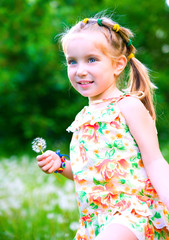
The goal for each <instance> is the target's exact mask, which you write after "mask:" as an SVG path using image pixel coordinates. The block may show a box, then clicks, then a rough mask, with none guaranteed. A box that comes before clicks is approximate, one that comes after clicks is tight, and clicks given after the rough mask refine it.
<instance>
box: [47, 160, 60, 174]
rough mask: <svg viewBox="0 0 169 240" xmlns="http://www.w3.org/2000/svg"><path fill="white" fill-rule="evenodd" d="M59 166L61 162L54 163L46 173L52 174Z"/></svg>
mask: <svg viewBox="0 0 169 240" xmlns="http://www.w3.org/2000/svg"><path fill="white" fill-rule="evenodd" d="M60 165H61V161H54V163H53V165H52V166H51V168H50V169H48V173H52V172H54V171H56V170H57V169H58V168H59V167H60Z"/></svg>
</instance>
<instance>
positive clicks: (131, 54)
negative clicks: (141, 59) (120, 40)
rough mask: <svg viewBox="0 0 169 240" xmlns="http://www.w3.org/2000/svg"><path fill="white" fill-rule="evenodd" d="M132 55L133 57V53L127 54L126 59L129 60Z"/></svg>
mask: <svg viewBox="0 0 169 240" xmlns="http://www.w3.org/2000/svg"><path fill="white" fill-rule="evenodd" d="M133 57H135V56H134V54H133V53H130V54H129V55H128V57H127V61H130V59H132V58H133Z"/></svg>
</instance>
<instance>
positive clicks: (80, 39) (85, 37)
mask: <svg viewBox="0 0 169 240" xmlns="http://www.w3.org/2000/svg"><path fill="white" fill-rule="evenodd" d="M72 45H74V46H75V47H78V45H82V46H84V47H85V46H86V45H91V46H93V47H96V48H100V50H103V49H104V50H105V49H108V48H109V47H110V44H109V43H108V41H107V39H106V37H105V35H104V34H103V33H101V32H94V31H88V32H87V31H85V32H78V33H73V34H71V35H70V36H69V38H68V39H67V43H66V49H67V50H68V49H69V47H72Z"/></svg>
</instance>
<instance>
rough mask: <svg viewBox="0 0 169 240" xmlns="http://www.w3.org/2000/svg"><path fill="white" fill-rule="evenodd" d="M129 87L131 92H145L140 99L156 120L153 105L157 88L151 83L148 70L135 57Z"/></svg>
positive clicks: (132, 62)
mask: <svg viewBox="0 0 169 240" xmlns="http://www.w3.org/2000/svg"><path fill="white" fill-rule="evenodd" d="M129 62H130V75H129V87H128V90H129V91H130V92H139V91H140V92H143V93H144V94H143V96H142V97H141V98H140V99H141V101H142V103H143V104H144V105H145V107H146V108H147V110H148V111H149V113H150V115H151V117H152V118H153V119H154V120H155V119H156V114H155V109H154V105H153V90H154V89H156V88H157V87H156V86H155V85H154V84H153V83H152V82H151V81H150V78H149V74H148V69H147V68H146V67H145V66H144V65H143V64H142V63H141V62H140V61H139V60H138V59H136V58H135V57H133V58H131V59H130V61H129Z"/></svg>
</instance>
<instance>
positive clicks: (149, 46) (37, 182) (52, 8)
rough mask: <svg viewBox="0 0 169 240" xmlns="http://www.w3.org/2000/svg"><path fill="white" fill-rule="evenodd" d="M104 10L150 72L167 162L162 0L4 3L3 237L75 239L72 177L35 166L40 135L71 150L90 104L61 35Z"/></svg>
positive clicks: (0, 54) (168, 106)
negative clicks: (75, 125)
mask: <svg viewBox="0 0 169 240" xmlns="http://www.w3.org/2000/svg"><path fill="white" fill-rule="evenodd" d="M103 10H106V11H107V13H108V14H112V13H113V18H114V20H116V21H118V22H119V24H121V25H124V26H125V27H128V28H131V30H132V31H133V32H134V34H135V39H134V41H133V43H134V45H135V47H136V48H137V50H138V53H137V57H138V59H139V60H141V61H142V62H143V63H145V65H146V66H147V67H148V68H149V69H151V70H150V74H151V79H152V81H153V82H154V83H155V84H156V85H157V86H158V89H157V91H156V111H157V129H158V135H159V141H160V145H161V149H162V152H163V155H164V157H165V158H166V160H167V161H169V138H168V135H169V121H168V119H169V100H168V97H169V94H168V93H169V91H168V89H169V79H168V76H169V67H168V66H169V6H168V5H167V2H166V1H165V0H160V1H154V0H137V1H135V0H114V1H112V0H93V1H92V0H90V1H89V0H85V1H79V0H65V1H63V0H58V1H54V0H53V1H52V0H0V239H1V240H11V239H13V240H48V239H50V240H61V239H62V240H63V239H65V240H70V239H73V236H74V235H75V232H76V230H77V228H78V218H79V214H78V208H77V202H76V199H75V193H74V185H73V182H71V181H68V180H66V179H64V178H63V177H62V176H59V177H60V180H61V181H58V180H57V179H56V178H55V176H54V175H53V174H51V175H46V174H43V173H42V171H41V170H40V169H39V168H38V167H37V163H36V161H35V157H36V153H34V152H33V151H32V149H31V142H32V140H33V139H34V138H35V137H43V138H45V139H46V141H47V149H53V150H55V149H57V148H58V149H61V151H62V152H64V153H66V154H68V152H69V141H70V138H71V134H68V133H67V132H66V131H65V129H66V128H67V127H68V126H69V125H70V123H71V122H72V121H73V120H74V117H75V115H76V114H77V113H78V112H79V110H80V109H81V108H82V107H83V106H84V105H85V104H87V102H88V101H87V99H85V98H83V97H81V96H80V95H79V94H78V93H76V92H75V91H74V90H73V89H72V88H71V86H70V84H69V81H68V78H67V72H66V66H65V59H64V55H63V53H62V50H61V46H60V44H59V43H58V38H56V39H55V36H56V35H58V34H60V33H62V32H63V31H64V29H65V27H67V26H68V27H71V26H72V25H73V24H74V23H75V22H76V21H78V20H81V19H83V18H86V17H91V16H93V15H95V14H96V13H98V12H100V11H103Z"/></svg>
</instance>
